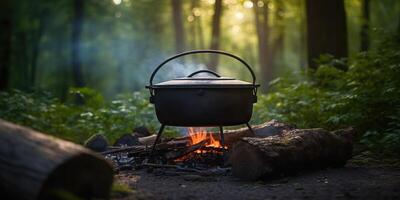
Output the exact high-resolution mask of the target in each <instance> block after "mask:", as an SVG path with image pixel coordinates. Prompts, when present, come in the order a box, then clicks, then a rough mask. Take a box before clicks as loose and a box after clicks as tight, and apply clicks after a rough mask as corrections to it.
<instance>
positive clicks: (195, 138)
mask: <svg viewBox="0 0 400 200" xmlns="http://www.w3.org/2000/svg"><path fill="white" fill-rule="evenodd" d="M188 130H189V135H190V145H193V144H197V143H199V142H201V141H203V140H209V141H208V142H207V145H206V147H217V148H219V147H222V145H221V143H220V142H219V140H216V139H215V138H214V137H213V135H212V134H211V133H207V130H206V129H205V128H193V127H190V128H188Z"/></svg>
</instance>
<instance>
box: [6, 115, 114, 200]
mask: <svg viewBox="0 0 400 200" xmlns="http://www.w3.org/2000/svg"><path fill="white" fill-rule="evenodd" d="M0 133H1V134H0V180H1V182H0V189H1V191H3V193H2V197H5V199H61V197H62V196H61V195H62V194H64V195H65V194H69V195H74V196H76V197H79V199H81V198H82V199H107V198H108V197H109V193H110V189H111V184H112V181H113V172H112V167H111V166H110V165H109V163H108V162H107V161H105V160H104V159H103V158H101V157H99V156H98V155H96V154H94V153H92V152H91V151H89V150H88V149H85V148H83V147H81V146H79V145H76V144H73V143H71V142H67V141H63V140H60V139H56V138H53V137H50V136H46V135H44V134H41V133H39V132H36V131H33V130H31V129H27V128H24V127H21V126H18V125H15V124H11V123H8V122H5V121H2V120H0ZM58 195H60V196H58Z"/></svg>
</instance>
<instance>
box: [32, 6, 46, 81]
mask: <svg viewBox="0 0 400 200" xmlns="http://www.w3.org/2000/svg"><path fill="white" fill-rule="evenodd" d="M33 16H34V19H35V22H36V23H35V25H36V26H35V27H34V28H35V30H33V31H32V35H31V48H30V50H31V52H30V64H29V65H30V74H29V80H30V86H31V87H34V86H35V82H36V72H37V60H38V57H39V52H40V49H39V47H40V42H41V40H42V37H43V35H44V31H45V29H46V25H47V19H48V17H49V10H48V9H47V7H45V6H43V5H41V6H38V5H34V10H33Z"/></svg>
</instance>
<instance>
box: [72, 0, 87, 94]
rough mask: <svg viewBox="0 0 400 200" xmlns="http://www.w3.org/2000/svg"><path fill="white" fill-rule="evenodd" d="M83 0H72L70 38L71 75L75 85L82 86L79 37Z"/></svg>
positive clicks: (83, 83)
mask: <svg viewBox="0 0 400 200" xmlns="http://www.w3.org/2000/svg"><path fill="white" fill-rule="evenodd" d="M84 1H85V0H74V1H73V7H74V16H73V21H72V40H71V46H72V49H71V50H72V51H71V56H72V58H71V61H72V75H73V80H74V86H75V87H84V86H85V82H84V80H83V74H82V61H81V37H82V24H83V12H84Z"/></svg>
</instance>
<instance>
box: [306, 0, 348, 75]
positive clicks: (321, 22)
mask: <svg viewBox="0 0 400 200" xmlns="http://www.w3.org/2000/svg"><path fill="white" fill-rule="evenodd" d="M306 13H307V36H308V37H307V46H308V64H309V66H310V68H312V69H316V68H317V67H318V66H317V64H316V62H315V59H317V58H319V56H320V55H321V54H331V55H333V56H335V57H339V58H341V57H347V27H346V12H345V9H344V2H343V0H329V1H321V0H306Z"/></svg>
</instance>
